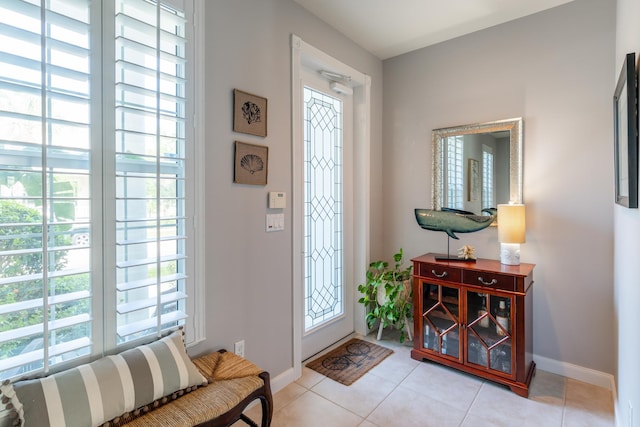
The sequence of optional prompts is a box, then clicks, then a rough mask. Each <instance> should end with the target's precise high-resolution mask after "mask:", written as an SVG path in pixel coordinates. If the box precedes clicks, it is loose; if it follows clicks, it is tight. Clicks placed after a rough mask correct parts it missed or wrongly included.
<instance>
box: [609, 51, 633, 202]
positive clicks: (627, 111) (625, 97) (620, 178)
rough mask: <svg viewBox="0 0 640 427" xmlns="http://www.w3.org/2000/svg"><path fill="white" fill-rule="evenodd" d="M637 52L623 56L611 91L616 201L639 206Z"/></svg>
mask: <svg viewBox="0 0 640 427" xmlns="http://www.w3.org/2000/svg"><path fill="white" fill-rule="evenodd" d="M637 99H638V87H637V75H636V55H635V53H629V54H627V56H626V57H625V60H624V64H623V66H622V70H621V71H620V77H619V78H618V84H617V85H616V90H615V92H614V95H613V128H614V143H615V171H616V174H615V181H616V183H615V186H616V203H617V204H619V205H622V206H625V207H627V208H637V207H638V136H637V129H638V112H637V106H636V103H637Z"/></svg>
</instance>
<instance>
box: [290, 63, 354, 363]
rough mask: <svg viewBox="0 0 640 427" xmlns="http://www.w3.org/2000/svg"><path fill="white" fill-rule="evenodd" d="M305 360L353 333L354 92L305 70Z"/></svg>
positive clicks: (303, 356)
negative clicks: (340, 90)
mask: <svg viewBox="0 0 640 427" xmlns="http://www.w3.org/2000/svg"><path fill="white" fill-rule="evenodd" d="M302 93H303V96H304V101H303V103H302V106H303V110H304V111H303V113H302V118H303V128H304V140H303V141H300V144H302V147H301V150H302V153H303V156H302V159H301V160H302V162H303V165H302V168H301V169H302V175H303V176H301V177H297V179H302V180H303V185H302V188H303V197H302V199H303V200H301V202H302V203H303V204H304V207H303V208H302V209H301V212H302V215H303V216H304V218H303V220H302V224H303V228H304V232H303V236H300V237H301V238H302V240H303V241H302V247H303V256H302V264H303V266H302V271H303V276H304V277H303V278H300V280H301V282H302V287H303V289H304V291H303V294H304V302H303V304H304V306H303V319H304V325H303V327H302V331H303V336H302V360H305V359H307V358H309V357H310V356H313V355H314V354H316V353H318V352H319V351H321V350H322V349H324V348H326V347H328V346H330V345H331V344H333V343H335V342H337V341H339V340H340V339H341V338H344V337H345V336H347V335H349V334H351V333H352V332H353V331H354V293H355V291H354V288H355V285H354V283H353V281H354V279H353V271H352V268H351V267H350V266H351V265H352V262H350V260H352V259H353V234H352V230H353V226H352V222H353V208H352V200H353V184H352V181H353V179H352V171H353V167H352V163H353V160H352V158H353V144H352V134H353V131H352V121H353V118H352V116H353V107H352V100H351V96H350V95H344V94H340V93H337V92H335V91H333V90H331V88H330V82H329V81H328V80H326V79H324V78H322V77H320V76H319V74H318V73H311V72H306V73H303V90H302Z"/></svg>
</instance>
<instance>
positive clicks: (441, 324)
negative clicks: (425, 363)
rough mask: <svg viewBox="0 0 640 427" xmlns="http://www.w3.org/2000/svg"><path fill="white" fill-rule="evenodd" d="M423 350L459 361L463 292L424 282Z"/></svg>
mask: <svg viewBox="0 0 640 427" xmlns="http://www.w3.org/2000/svg"><path fill="white" fill-rule="evenodd" d="M422 307H423V310H424V312H423V314H422V322H423V333H424V348H426V349H429V350H432V351H435V352H438V353H440V354H444V355H448V356H452V357H455V358H460V314H459V307H460V290H459V289H458V288H453V287H448V286H441V285H433V284H430V283H423V285H422Z"/></svg>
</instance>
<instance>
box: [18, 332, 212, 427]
mask: <svg viewBox="0 0 640 427" xmlns="http://www.w3.org/2000/svg"><path fill="white" fill-rule="evenodd" d="M205 384H207V379H206V378H205V377H204V376H203V375H202V374H201V373H200V371H199V370H198V368H196V366H195V365H194V364H193V362H191V360H190V359H189V356H188V355H187V353H186V351H185V348H184V344H183V341H182V332H181V331H177V332H174V333H172V334H171V335H169V336H167V337H165V338H162V339H160V340H158V341H155V342H152V343H151V344H147V345H143V346H139V347H136V348H133V349H131V350H127V351H125V352H123V353H120V354H117V355H114V356H107V357H104V358H102V359H100V360H97V361H95V362H93V363H90V364H87V365H82V366H78V367H76V368H73V369H68V370H66V371H63V372H60V373H57V374H55V375H50V376H48V377H46V378H41V379H37V380H26V381H19V382H17V383H14V384H13V389H14V390H15V394H16V396H17V400H18V402H13V406H14V408H15V410H16V412H17V413H18V415H19V417H20V419H21V421H22V422H23V424H26V425H27V426H52V427H53V426H61V427H75V426H78V427H86V426H99V425H101V424H103V423H104V422H106V421H109V420H112V419H114V418H117V417H119V416H121V415H123V414H125V413H128V412H131V411H134V410H135V409H137V408H140V407H143V406H145V405H148V404H150V403H152V402H153V401H155V400H157V399H160V398H162V397H164V396H167V395H170V394H172V393H174V392H176V391H179V390H183V389H186V388H191V387H196V386H199V385H205Z"/></svg>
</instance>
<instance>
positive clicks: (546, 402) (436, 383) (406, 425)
mask: <svg viewBox="0 0 640 427" xmlns="http://www.w3.org/2000/svg"><path fill="white" fill-rule="evenodd" d="M394 338H395V337H394V336H393V335H392V333H389V334H387V332H386V331H385V335H384V336H383V339H382V340H381V341H379V342H378V341H376V339H375V335H370V336H367V337H365V339H367V340H370V341H373V342H378V343H379V344H381V345H385V346H387V347H391V348H393V350H394V353H393V354H392V355H391V356H389V357H388V358H387V359H385V360H384V361H383V362H382V363H380V364H379V365H378V366H376V367H375V368H373V369H372V370H370V371H369V372H368V373H366V374H365V375H364V376H363V377H362V378H360V379H359V380H357V381H356V382H355V383H353V384H352V385H350V386H344V385H342V384H339V383H337V382H335V381H333V380H331V379H329V378H326V377H325V376H323V375H320V374H318V373H317V372H315V371H312V370H311V369H308V368H304V367H303V373H302V377H301V378H300V379H298V380H297V381H295V382H294V383H292V384H290V385H288V386H287V387H285V388H284V389H283V390H281V391H279V392H278V393H276V394H275V395H274V413H273V422H272V424H271V425H272V426H273V427H316V426H318V427H342V426H344V427H350V426H361V427H375V426H378V427H396V426H397V427H412V426H416V427H430V426H437V427H449V426H462V427H471V426H474V427H475V426H482V427H484V426H492V427H493V426H505V427H508V426H518V427H521V426H523V427H524V426H532V427H534V426H535V427H540V426H543V427H553V426H557V427H574V426H576V427H577V426H584V427H600V426H608V427H609V426H613V425H614V415H613V401H612V395H611V392H610V391H609V390H607V389H604V388H601V387H596V386H593V385H591V384H587V383H583V382H580V381H576V380H573V379H570V378H565V377H562V376H559V375H555V374H552V373H549V372H545V371H541V370H539V369H538V370H537V372H536V375H535V377H534V379H533V381H532V383H531V389H530V392H529V398H528V399H525V398H522V397H519V396H517V395H516V394H514V393H513V392H511V391H510V390H509V389H508V388H505V387H503V386H500V385H497V384H494V383H491V382H487V381H484V380H482V379H479V378H476V377H474V376H471V375H467V374H464V373H460V372H458V371H456V370H454V369H451V368H447V367H444V366H441V365H438V364H435V363H430V362H418V361H416V360H413V359H411V356H410V350H411V347H410V346H411V343H405V344H404V345H401V344H400V343H398V342H397V341H394ZM247 414H248V415H249V416H250V417H251V418H253V419H255V420H259V417H260V406H259V405H257V406H254V407H253V408H251V409H250V410H249V411H248V412H247ZM242 425H244V424H243V423H242V422H240V421H239V422H238V423H236V424H234V427H240V426H242Z"/></svg>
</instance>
